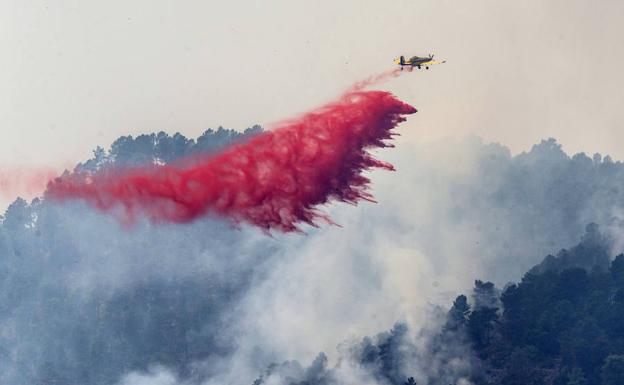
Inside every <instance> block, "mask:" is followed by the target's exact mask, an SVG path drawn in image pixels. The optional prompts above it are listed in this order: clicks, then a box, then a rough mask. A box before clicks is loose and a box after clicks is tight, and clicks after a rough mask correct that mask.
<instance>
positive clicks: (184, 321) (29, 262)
mask: <svg viewBox="0 0 624 385" xmlns="http://www.w3.org/2000/svg"><path fill="white" fill-rule="evenodd" d="M261 130H262V129H261V128H260V127H259V126H254V127H251V128H249V129H247V130H246V131H244V132H242V133H239V132H237V131H233V130H227V129H223V128H220V129H217V130H207V131H206V132H205V133H204V134H203V135H201V136H199V137H198V138H197V139H188V138H186V137H184V136H183V135H180V134H175V135H168V134H166V133H162V132H161V133H158V134H146V135H140V136H138V137H135V138H133V137H130V136H125V137H121V138H119V139H118V140H116V141H115V142H114V143H112V145H111V146H110V148H108V149H103V148H101V147H98V148H97V149H96V150H95V151H94V155H93V157H92V158H91V159H88V160H86V161H84V162H83V163H80V164H78V165H77V166H76V169H75V170H76V171H78V172H97V171H98V170H102V169H106V168H115V167H134V166H140V165H144V164H163V163H174V162H176V161H177V160H178V159H180V158H182V157H187V156H191V157H192V156H193V155H197V154H205V153H211V152H214V151H217V150H218V149H219V148H222V147H223V146H227V145H231V144H235V143H237V142H239V141H243V140H246V139H247V138H249V137H251V136H253V135H254V134H257V133H258V132H261ZM408 150H409V151H408ZM404 152H405V153H407V154H408V155H409V157H407V158H405V159H396V163H397V165H398V167H397V168H398V170H399V171H398V172H399V173H402V174H401V176H400V177H398V178H397V177H396V176H395V175H389V176H388V177H387V178H389V179H387V180H389V181H391V182H390V183H388V184H386V185H383V184H380V183H377V184H373V185H374V191H375V192H378V193H379V195H380V196H381V199H380V203H379V204H378V205H370V206H362V207H358V208H357V209H358V211H357V215H358V216H356V217H355V218H356V220H354V221H351V222H349V221H347V220H345V219H344V218H349V217H348V216H342V217H340V215H339V218H343V221H344V225H343V227H342V228H337V227H331V226H328V227H326V228H322V229H311V230H310V232H309V234H308V235H306V236H298V238H290V239H286V238H279V237H277V238H271V237H267V236H265V235H261V234H257V232H254V230H253V229H248V228H241V229H232V228H231V226H230V225H229V224H227V223H222V222H220V221H218V220H214V219H206V220H202V221H198V222H196V223H192V224H187V225H160V226H159V225H152V224H149V223H139V224H138V225H137V226H136V227H135V228H132V229H128V228H124V227H123V226H120V224H119V223H118V222H117V220H116V219H115V218H114V216H108V215H105V214H102V213H98V212H95V211H94V210H92V209H90V208H89V207H86V206H85V205H83V204H80V203H68V204H65V205H55V204H51V203H50V202H47V201H46V200H45V199H41V198H39V199H35V200H33V201H32V202H27V201H25V200H23V199H16V200H15V201H14V202H13V204H11V205H10V206H9V207H8V208H7V210H6V211H5V213H4V215H3V216H2V219H1V224H0V383H2V384H12V385H22V384H24V385H25V384H59V385H74V384H76V385H111V384H118V385H135V384H143V383H158V384H166V385H195V384H209V385H213V384H222V383H246V384H255V385H260V384H265V385H269V384H271V385H273V384H284V385H290V384H296V385H321V384H322V385H327V384H345V383H346V384H348V383H362V384H379V385H404V384H407V385H413V384H419V385H448V384H457V385H468V384H475V385H486V384H488V385H489V384H501V385H507V384H510V385H511V384H545V385H573V384H574V385H579V384H587V385H594V384H595V385H599V384H600V385H603V384H604V385H607V384H608V385H612V384H624V380H623V376H624V339H623V337H624V334H623V333H624V326H623V325H624V324H623V323H622V322H621V316H622V315H624V307H623V306H624V257H623V256H622V255H621V254H620V253H621V252H622V247H621V245H622V243H621V240H620V238H619V234H620V233H621V218H620V214H619V213H620V212H621V211H620V209H621V208H623V206H624V189H623V188H621V186H623V185H624V165H623V164H622V163H621V162H616V161H613V160H612V159H611V158H609V157H604V158H603V157H601V156H600V155H594V156H592V157H588V156H586V155H585V154H577V155H574V156H571V157H570V156H568V155H567V154H565V152H564V151H563V150H562V148H561V146H560V145H559V144H558V143H557V142H556V141H555V140H554V139H549V140H544V141H542V142H541V143H539V144H536V145H535V146H534V147H533V148H532V149H531V150H530V151H529V152H525V153H522V154H519V155H515V156H512V155H511V154H510V152H509V150H508V149H507V148H505V147H504V146H502V145H499V144H484V143H482V142H481V141H480V140H478V139H475V138H467V139H465V140H462V141H458V142H457V141H442V142H440V143H437V144H434V145H430V146H424V145H422V146H415V147H413V148H409V149H407V150H405V151H404ZM405 164H408V165H409V167H401V165H405ZM458 165H462V167H465V168H466V170H465V171H464V172H463V173H460V174H458V173H457V171H455V170H456V169H457V168H458ZM403 170H404V171H403ZM399 190H401V191H407V192H408V193H407V194H408V195H409V198H410V199H409V200H402V199H400V198H401V196H397V195H398V194H400V191H399ZM388 196H391V197H392V198H391V199H387V197H388ZM405 202H407V203H405ZM423 208H427V210H428V209H429V208H434V209H432V210H431V215H429V214H428V213H429V211H425V210H424V209H423ZM332 212H333V213H337V214H341V208H340V207H339V208H337V209H336V210H333V211H332ZM337 229H340V231H344V233H340V234H345V237H346V236H347V234H348V235H349V236H350V237H351V238H352V239H355V240H358V241H361V242H362V246H361V247H359V248H353V249H349V250H342V249H339V248H338V251H336V252H335V254H332V253H333V251H332V250H331V248H330V249H328V248H324V247H326V246H325V245H324V243H326V238H320V239H319V240H318V241H317V240H315V239H316V238H315V237H317V236H320V235H322V234H328V233H336V232H337V231H338V230H337ZM343 229H344V230H343ZM380 229H383V230H384V231H386V232H383V233H381V235H382V237H379V239H382V240H383V242H385V243H375V242H377V238H375V236H374V235H375V234H376V233H378V232H379V231H380ZM348 231H351V232H348ZM353 234H356V235H357V236H358V237H360V238H356V235H353ZM387 239H393V240H394V241H396V242H397V243H401V244H403V245H406V246H405V248H406V249H408V250H409V252H408V253H407V255H406V256H405V257H404V258H405V259H401V260H398V262H397V265H396V266H395V265H392V266H391V267H396V268H397V269H399V270H404V271H406V272H407V274H410V275H412V276H413V279H410V280H408V281H409V283H410V284H411V283H415V284H416V283H418V282H425V283H427V285H428V286H424V285H421V286H409V285H407V286H405V287H400V288H399V289H393V288H392V286H391V285H388V284H387V282H390V281H391V280H392V279H394V278H393V276H392V275H388V273H387V272H385V271H383V269H381V270H380V266H383V265H381V264H382V263H385V261H387V260H388V256H387V255H386V254H385V253H384V252H382V251H380V250H383V247H387V246H388V244H387ZM579 240H580V242H579ZM366 242H370V243H366ZM575 243H576V245H575V246H572V247H570V246H571V245H574V244H575ZM380 245H382V246H383V247H382V246H380ZM561 247H566V249H561V250H560V251H559V252H557V250H559V249H560V248H561ZM417 252H418V253H421V254H423V255H424V257H422V258H421V259H417ZM306 253H307V254H306ZM549 253H550V254H552V255H548V254H549ZM326 254H330V255H332V256H334V257H335V259H331V260H330V261H331V263H334V264H333V265H332V264H329V265H327V266H326V265H323V264H321V265H320V266H319V267H318V268H317V267H315V266H313V265H310V263H311V262H310V263H303V262H305V261H307V260H316V259H320V260H321V261H325V260H323V259H322V257H324V255H326ZM544 255H547V256H546V257H545V258H544V257H543V256H544ZM305 258H308V259H305ZM302 261H303V262H302ZM412 261H415V262H412ZM430 261H434V262H435V263H434V262H430ZM311 266H312V267H311ZM336 266H337V267H339V268H341V269H342V270H338V271H339V274H338V273H336V274H334V273H332V271H331V269H332V268H335V267H336ZM386 267H389V265H386ZM328 268H329V269H330V270H328ZM423 272H424V273H423ZM330 274H331V280H328V279H327V278H328V275H330ZM345 274H346V275H345ZM301 277H307V278H309V280H307V281H302V280H301V279H299V278H301ZM475 279H477V280H476V281H475ZM479 279H481V280H479ZM295 281H296V282H295ZM293 282H294V283H293ZM371 282H372V283H373V284H375V282H377V286H374V285H373V287H371ZM465 282H467V283H468V284H467V285H464V283H465ZM509 282H517V283H509ZM472 283H474V287H472V289H471V287H470V286H471V285H472ZM328 285H336V286H332V287H333V288H338V290H334V289H332V288H331V287H330V288H329V289H327V290H324V289H325V287H327V286H328ZM384 285H385V286H384ZM380 288H381V289H380ZM417 289H418V290H417ZM443 290H445V291H444V292H443ZM470 290H472V291H470ZM440 292H443V293H442V294H444V296H443V298H448V295H447V294H445V293H448V292H452V293H454V294H453V295H452V297H451V299H452V298H455V300H454V301H452V303H450V302H448V300H446V302H444V301H437V300H436V298H438V297H436V296H437V295H438V294H440ZM462 292H463V293H465V294H466V295H459V296H458V295H457V294H458V293H462ZM309 293H314V295H310V294H309ZM319 293H321V294H319ZM299 294H301V295H304V297H303V298H306V299H309V298H313V299H314V300H316V299H317V298H318V297H319V296H321V297H322V296H323V295H325V296H326V297H325V298H326V300H327V301H329V302H327V303H329V305H330V306H327V307H326V308H323V307H322V306H321V305H315V303H314V302H309V303H303V304H304V305H306V306H308V307H310V308H311V309H312V310H311V312H310V313H306V314H307V315H308V316H310V315H313V316H314V317H316V318H314V319H313V320H312V321H313V322H312V323H318V322H320V321H323V320H324V317H326V311H335V312H338V313H342V312H344V313H345V314H349V317H351V318H347V319H346V321H345V324H346V325H347V326H346V327H344V328H339V327H338V326H336V330H324V331H321V330H317V331H315V332H314V333H330V332H331V333H334V334H332V335H336V336H338V337H336V338H337V339H336V340H334V341H333V342H332V343H333V346H336V349H335V351H330V350H325V351H324V352H322V353H318V355H317V356H316V358H315V359H314V360H312V361H309V362H305V363H303V364H302V363H300V362H299V361H298V360H295V359H293V360H287V359H288V356H285V355H284V354H281V353H279V351H278V350H277V349H276V346H277V345H270V344H271V343H272V341H275V340H278V338H277V337H279V336H280V335H281V333H283V332H284V329H283V326H284V325H283V324H276V323H275V321H274V320H272V319H271V317H272V316H273V315H274V314H275V313H276V312H278V311H281V310H282V309H283V308H284V307H285V305H284V303H283V302H279V301H277V300H274V298H282V297H280V296H292V297H293V298H295V300H298V298H300V297H297V295H299ZM410 295H418V296H419V297H422V299H419V301H420V302H418V303H417V304H414V305H410V306H412V308H411V311H413V312H414V313H419V314H420V313H422V314H426V315H427V317H426V318H427V321H426V322H420V323H410V322H409V321H406V320H403V319H400V317H395V316H394V315H395V314H399V312H398V311H397V312H395V313H393V312H389V313H388V314H389V315H388V316H387V317H385V318H383V320H382V321H383V324H384V325H386V326H385V327H384V328H378V329H376V330H384V329H389V330H387V331H385V332H381V333H378V334H373V335H370V336H368V337H364V336H362V335H359V336H356V337H349V336H348V335H347V332H346V331H345V330H348V327H349V325H350V324H356V323H358V322H359V323H358V325H368V323H367V322H369V321H368V320H369V319H372V317H373V316H381V317H384V315H383V314H381V315H380V313H381V312H380V311H379V310H378V309H376V308H370V309H365V308H363V307H362V306H361V305H362V304H363V303H365V304H366V303H373V301H377V302H374V303H375V304H379V305H383V304H384V303H386V302H389V301H392V300H393V299H396V301H397V302H400V300H401V298H405V297H409V296H410ZM375 296H378V297H375ZM331 301H342V302H338V303H339V304H340V306H339V307H338V309H337V310H336V307H337V305H334V302H331ZM286 304H287V305H288V304H289V303H288V302H286ZM288 306H290V305H288ZM314 306H317V307H314ZM323 306H324V305H323ZM343 306H344V307H343ZM349 306H351V307H349ZM416 306H417V307H416ZM276 309H277V310H276ZM408 310H409V309H408ZM327 314H336V313H327ZM391 317H395V318H394V319H391ZM258 319H268V320H269V321H267V322H266V323H264V324H262V325H263V326H262V327H256V326H254V327H251V328H250V327H249V322H252V321H255V320H258ZM393 324H394V326H392V325H393ZM254 325H255V324H254ZM375 325H376V324H375ZM286 326H291V325H286ZM256 329H257V330H256ZM369 329H370V328H369ZM258 330H259V331H258ZM256 332H258V333H260V332H262V333H264V334H254V333H256ZM314 333H313V334H312V335H311V336H309V337H306V338H303V337H302V339H301V340H296V339H295V340H289V341H287V345H289V346H292V347H297V348H299V349H302V350H304V351H309V350H314V351H315V352H319V350H318V348H317V347H316V346H317V345H316V344H315V343H316V340H317V337H318V336H317V335H316V334H314ZM261 337H262V338H261ZM341 339H344V340H342V342H341ZM285 360H286V361H285Z"/></svg>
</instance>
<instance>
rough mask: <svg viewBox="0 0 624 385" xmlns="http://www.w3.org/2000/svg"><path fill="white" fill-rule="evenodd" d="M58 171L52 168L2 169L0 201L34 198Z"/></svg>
mask: <svg viewBox="0 0 624 385" xmlns="http://www.w3.org/2000/svg"><path fill="white" fill-rule="evenodd" d="M56 175H57V171H56V170H54V169H52V168H35V167H15V168H9V167H0V201H6V200H13V199H15V196H17V195H21V196H26V197H29V198H33V197H35V196H36V195H38V194H41V193H42V192H43V191H44V190H45V188H46V185H47V184H48V182H49V181H51V180H53V179H54V178H55V177H56Z"/></svg>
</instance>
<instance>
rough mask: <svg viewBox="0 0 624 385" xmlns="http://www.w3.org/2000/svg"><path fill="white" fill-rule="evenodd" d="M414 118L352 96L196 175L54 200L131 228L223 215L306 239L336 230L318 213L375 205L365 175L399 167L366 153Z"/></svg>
mask: <svg viewBox="0 0 624 385" xmlns="http://www.w3.org/2000/svg"><path fill="white" fill-rule="evenodd" d="M358 89H361V88H358ZM414 112H416V109H414V108H413V107H412V106H410V105H408V104H405V103H403V102H401V101H400V100H398V99H396V98H395V97H394V96H393V95H392V94H390V93H388V92H382V91H361V90H356V91H353V90H352V91H350V92H348V93H347V94H345V95H343V96H342V97H341V98H340V99H339V100H337V101H335V102H333V103H330V104H328V105H326V106H324V107H321V108H319V109H317V110H315V111H312V112H309V113H307V114H304V115H303V116H300V117H298V118H295V119H292V120H288V121H285V122H282V123H281V124H279V125H278V126H277V127H275V128H274V129H273V130H271V131H267V132H266V133H263V134H261V135H259V136H257V137H255V138H253V139H252V140H251V141H249V142H247V143H245V144H241V145H236V146H233V147H230V148H228V149H226V150H224V151H223V152H221V153H220V154H218V155H215V156H209V157H208V156H207V157H205V158H201V159H199V161H197V160H195V161H194V162H193V165H192V166H188V167H174V166H153V167H150V168H140V169H132V170H126V171H124V172H122V173H121V174H120V173H119V172H117V174H113V173H112V172H109V173H100V174H95V175H89V176H86V175H69V176H65V177H63V178H59V179H57V180H56V181H54V182H52V183H50V184H49V185H48V190H47V193H46V197H47V198H50V199H55V200H68V199H75V198H78V199H84V200H85V201H87V202H89V203H90V204H92V205H94V206H95V207H97V208H99V209H101V210H106V211H109V210H116V209H117V208H120V209H123V213H124V218H126V219H133V218H135V217H136V215H146V216H147V217H148V218H150V219H151V220H152V221H154V222H161V221H170V222H188V221H191V220H193V219H196V218H198V217H200V216H203V215H210V214H213V215H217V216H220V217H224V218H228V219H230V220H231V221H233V222H234V223H239V222H247V223H251V224H253V225H256V226H259V227H261V228H263V229H267V230H271V229H275V230H281V231H284V232H289V231H296V230H298V229H299V225H300V224H301V223H308V224H311V225H315V224H316V221H317V220H318V219H325V220H328V221H329V218H327V217H326V216H325V215H324V214H322V213H321V212H320V211H319V210H318V209H317V208H316V207H317V206H318V205H320V204H324V203H327V202H329V201H331V200H337V201H342V202H349V203H357V202H358V201H360V200H363V199H364V200H372V196H371V194H370V193H369V191H368V187H369V182H370V181H369V179H367V178H366V177H365V176H363V175H362V171H364V170H366V169H370V168H374V167H380V168H385V169H389V170H391V169H392V166H391V165H390V164H387V163H384V162H381V161H379V160H376V159H374V158H373V157H372V156H371V155H370V154H369V153H368V152H366V149H370V148H375V147H388V146H391V145H390V144H388V143H386V140H388V139H391V137H392V136H393V132H392V129H393V128H394V127H396V125H397V124H398V123H400V122H402V121H404V120H405V117H404V115H406V114H412V113H414Z"/></svg>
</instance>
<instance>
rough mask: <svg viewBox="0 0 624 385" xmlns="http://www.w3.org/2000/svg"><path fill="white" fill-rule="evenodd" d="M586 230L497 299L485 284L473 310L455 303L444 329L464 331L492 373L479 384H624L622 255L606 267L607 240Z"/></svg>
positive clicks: (594, 230) (592, 229) (476, 293)
mask: <svg viewBox="0 0 624 385" xmlns="http://www.w3.org/2000/svg"><path fill="white" fill-rule="evenodd" d="M587 232H588V233H587V234H586V236H585V237H584V238H583V241H582V242H581V244H579V245H578V246H576V247H575V248H574V249H572V250H573V251H572V252H568V251H566V250H563V251H562V252H560V253H559V257H547V258H546V259H545V262H544V263H542V264H540V265H538V267H536V268H534V269H532V270H531V271H530V272H529V273H527V274H526V275H525V276H524V277H523V279H522V281H521V282H520V283H518V284H513V285H509V286H508V287H507V288H506V289H505V290H504V291H503V292H502V293H501V294H500V296H499V297H498V298H493V297H492V296H493V294H494V293H496V289H495V288H494V287H493V286H492V285H491V284H489V283H483V282H481V281H476V282H475V289H474V292H473V301H472V303H473V309H472V311H471V309H470V306H469V305H468V303H467V302H466V297H464V296H460V297H457V299H456V300H455V302H454V303H453V307H452V308H451V310H450V311H449V313H448V317H447V325H446V328H449V327H450V326H454V327H455V328H457V327H458V326H457V325H464V324H465V325H466V326H467V330H468V336H469V338H470V342H471V345H472V347H473V349H474V351H475V353H476V355H477V356H478V357H479V358H480V359H481V361H482V364H483V367H484V368H485V369H486V371H489V372H490V375H489V376H487V379H486V380H485V381H478V383H485V384H501V385H502V384H504V385H516V384H518V385H520V384H523V385H524V384H535V385H538V384H553V385H601V384H609V385H611V384H618V385H624V355H622V354H623V353H624V322H622V317H623V316H624V255H619V256H617V257H616V258H615V260H614V261H613V262H612V263H611V264H610V266H608V265H606V266H605V264H604V262H603V261H604V250H605V248H604V247H603V246H601V244H600V243H601V242H602V237H601V236H600V234H599V233H598V230H597V228H596V227H595V226H588V228H587ZM596 254H600V255H599V256H597V255H596ZM571 255H572V256H573V257H571ZM588 261H592V263H593V262H595V264H594V265H593V266H594V267H593V268H592V269H591V270H588V268H589V266H590V264H588ZM497 301H500V305H498V304H497ZM499 306H500V307H502V311H499V310H498V307H499ZM473 380H474V381H475V382H477V381H476V379H473Z"/></svg>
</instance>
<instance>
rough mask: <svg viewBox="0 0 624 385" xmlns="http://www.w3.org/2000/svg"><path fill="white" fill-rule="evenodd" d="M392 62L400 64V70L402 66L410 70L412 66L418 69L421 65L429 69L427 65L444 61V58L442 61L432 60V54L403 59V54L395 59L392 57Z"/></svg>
mask: <svg viewBox="0 0 624 385" xmlns="http://www.w3.org/2000/svg"><path fill="white" fill-rule="evenodd" d="M394 63H395V64H398V65H400V66H401V71H402V70H403V67H405V66H408V67H410V71H411V70H412V69H413V68H414V67H418V69H420V68H421V67H425V69H429V66H432V65H435V64H442V63H446V60H443V61H437V60H433V55H429V56H428V57H418V56H412V57H411V58H409V59H407V60H405V56H401V57H399V58H397V59H394Z"/></svg>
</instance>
